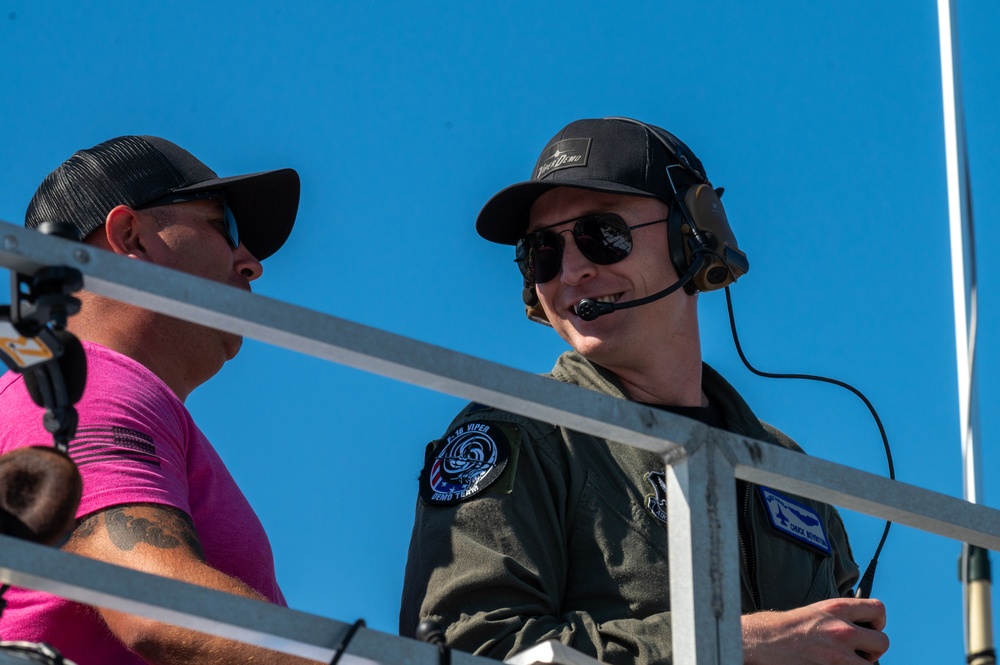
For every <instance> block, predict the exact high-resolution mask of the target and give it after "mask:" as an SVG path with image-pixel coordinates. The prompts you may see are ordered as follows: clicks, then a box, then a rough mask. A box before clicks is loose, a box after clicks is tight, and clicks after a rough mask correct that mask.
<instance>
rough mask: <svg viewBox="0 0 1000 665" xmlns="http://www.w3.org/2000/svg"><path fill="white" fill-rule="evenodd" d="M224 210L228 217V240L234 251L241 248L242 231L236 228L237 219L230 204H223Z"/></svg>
mask: <svg viewBox="0 0 1000 665" xmlns="http://www.w3.org/2000/svg"><path fill="white" fill-rule="evenodd" d="M222 208H223V210H224V211H225V215H226V240H227V241H228V242H229V245H230V246H231V247H232V248H233V249H236V248H237V247H239V246H240V231H239V228H238V227H237V226H236V218H235V217H234V216H233V211H232V210H230V208H229V205H228V204H226V203H223V204H222Z"/></svg>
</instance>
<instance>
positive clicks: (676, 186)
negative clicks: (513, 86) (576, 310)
mask: <svg viewBox="0 0 1000 665" xmlns="http://www.w3.org/2000/svg"><path fill="white" fill-rule="evenodd" d="M604 120H617V121H619V122H627V123H631V124H633V125H638V126H639V127H642V128H644V129H645V130H646V131H647V132H648V133H649V134H651V135H652V136H653V137H655V138H656V140H657V141H659V143H660V144H661V145H662V146H663V147H664V149H666V151H667V154H668V155H669V156H670V157H671V158H672V159H673V162H674V163H672V164H668V165H667V166H666V168H665V175H666V176H667V181H668V182H669V183H670V189H671V191H672V192H673V201H671V203H670V213H669V217H668V220H667V239H668V244H669V246H670V261H671V263H672V264H673V266H674V269H675V270H676V271H677V275H678V276H679V277H680V280H679V281H678V282H677V283H676V284H674V285H671V286H670V287H668V288H667V289H664V290H663V291H660V292H658V293H656V294H653V295H652V296H648V297H647V298H643V299H641V300H636V301H630V302H628V303H620V304H616V305H615V306H610V305H608V306H604V307H601V305H600V304H596V303H595V306H596V307H597V309H592V310H591V311H592V313H593V318H597V316H601V315H603V314H608V313H610V312H612V311H615V310H616V309H623V308H624V307H626V306H636V305H640V304H646V303H647V302H652V301H653V300H658V299H659V298H662V297H664V296H667V295H669V294H670V293H673V291H675V290H676V289H677V288H680V286H683V287H684V290H685V291H686V292H687V293H689V294H692V295H693V294H695V293H698V292H699V291H715V290H717V289H722V288H725V287H727V286H729V285H730V284H732V283H733V282H735V281H736V280H737V279H739V278H740V277H742V276H743V275H745V274H746V273H747V271H748V270H749V269H750V264H749V262H748V261H747V256H746V254H745V253H744V252H742V251H741V250H740V249H739V246H738V245H737V243H736V236H735V234H734V233H733V230H732V228H731V227H730V226H729V219H728V218H727V217H726V211H725V209H724V208H723V207H722V199H721V197H722V193H723V191H724V190H723V189H722V188H721V187H720V188H718V189H714V188H713V187H712V183H711V182H709V180H708V177H707V175H706V174H705V173H704V172H703V171H702V170H701V169H700V168H699V167H700V166H701V163H700V161H699V160H698V158H697V157H695V156H694V153H692V152H691V151H690V149H689V148H687V146H685V145H684V144H683V143H682V142H681V141H680V140H678V139H677V138H676V137H675V136H674V135H673V134H670V133H669V132H667V131H666V130H663V129H660V128H659V127H655V126H653V125H648V124H646V123H644V122H641V121H639V120H635V119H633V118H624V117H620V116H610V117H606V118H604ZM689 155H690V156H689ZM693 162H697V164H698V166H695V165H694V163H693ZM671 169H680V170H681V171H682V173H677V174H672V173H671ZM521 295H522V299H523V301H524V304H525V305H526V308H527V315H528V318H529V319H531V320H533V321H537V322H539V323H544V324H547V325H551V324H550V323H549V321H548V318H547V317H546V316H545V312H544V311H543V310H542V307H541V305H540V303H539V302H538V295H537V293H536V291H535V285H534V284H533V283H531V282H530V281H529V280H527V279H525V284H524V289H523V291H522V294H521Z"/></svg>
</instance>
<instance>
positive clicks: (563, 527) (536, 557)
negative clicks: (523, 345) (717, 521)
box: [400, 352, 858, 665]
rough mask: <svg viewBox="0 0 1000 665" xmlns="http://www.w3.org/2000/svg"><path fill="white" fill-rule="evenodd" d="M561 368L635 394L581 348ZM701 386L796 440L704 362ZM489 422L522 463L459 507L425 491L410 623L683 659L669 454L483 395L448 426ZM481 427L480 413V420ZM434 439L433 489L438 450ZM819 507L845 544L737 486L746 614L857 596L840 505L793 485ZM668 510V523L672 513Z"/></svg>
mask: <svg viewBox="0 0 1000 665" xmlns="http://www.w3.org/2000/svg"><path fill="white" fill-rule="evenodd" d="M552 375H553V376H554V377H555V378H556V379H558V380H560V381H563V382H566V383H571V384H575V385H579V386H582V387H585V388H589V389H591V390H596V391H599V392H602V393H605V394H608V395H613V396H616V397H619V398H622V399H626V396H625V395H624V393H623V392H622V390H621V388H620V386H619V385H618V383H617V381H616V380H615V378H614V376H613V375H612V374H611V373H610V372H607V371H606V370H603V369H601V368H599V367H596V366H594V365H592V364H591V363H589V362H588V361H586V360H585V359H583V358H582V357H581V356H580V355H578V354H576V353H575V352H569V353H566V354H564V355H563V356H562V357H560V359H559V361H558V362H557V364H556V367H555V368H554V370H553V372H552ZM703 389H704V391H705V393H706V395H707V396H708V398H709V400H710V401H711V402H712V403H713V404H714V405H716V406H717V407H718V409H719V410H720V411H721V414H722V416H723V418H724V420H725V422H726V429H727V430H729V431H732V432H735V433H738V434H742V435H745V436H749V437H752V438H755V439H761V440H764V441H768V442H771V443H773V444H775V445H781V446H784V447H787V448H792V449H795V450H799V448H798V447H797V446H796V445H795V444H794V443H793V442H792V441H791V440H790V439H789V438H788V437H787V436H785V435H784V434H782V433H780V432H778V431H777V430H776V429H774V428H772V427H770V426H768V425H764V424H762V423H761V422H760V421H758V420H757V418H756V417H755V416H754V415H753V412H752V411H751V410H750V407H749V406H747V404H746V403H745V402H744V401H743V399H742V398H741V397H740V396H739V394H738V393H737V392H736V390H735V389H733V387H732V386H730V385H729V384H728V383H727V382H726V381H725V380H724V379H723V378H722V377H721V376H719V375H718V374H717V373H716V372H715V371H714V370H712V369H711V368H710V367H708V366H707V365H705V366H704V375H703ZM474 423H484V424H488V425H489V426H490V427H492V428H495V429H493V430H491V431H493V432H496V431H497V430H499V431H500V432H502V434H503V437H499V435H494V438H506V440H507V442H508V444H509V460H508V461H507V465H506V467H505V468H503V471H502V473H501V474H500V475H499V476H498V477H496V478H495V479H493V480H492V481H491V484H489V485H488V486H487V487H485V488H481V489H480V490H478V491H477V490H475V489H473V492H475V493H474V494H472V495H471V496H468V497H467V498H464V499H462V500H460V501H457V502H455V503H452V504H450V505H432V504H429V503H428V502H427V501H426V500H424V499H421V500H419V501H418V503H417V508H416V519H415V523H414V527H413V535H412V540H411V542H410V550H409V559H408V561H407V566H406V577H405V582H404V587H403V598H402V609H401V612H400V633H401V634H402V635H408V636H412V635H413V633H414V630H415V629H416V626H417V624H418V623H419V622H420V621H421V620H422V619H426V618H431V619H434V620H436V621H438V622H439V623H441V625H442V626H444V627H445V628H446V637H447V640H448V644H449V646H451V647H454V648H456V649H460V650H463V651H469V652H473V653H476V654H480V655H485V656H491V657H494V658H497V659H504V658H506V657H507V656H509V655H511V654H513V653H516V652H517V651H520V650H522V649H525V648H528V647H530V646H532V645H533V644H536V643H538V642H541V641H543V640H547V639H550V638H556V639H558V640H559V641H561V642H563V643H565V644H568V645H569V646H571V647H573V648H575V649H577V650H579V651H582V652H583V653H586V654H588V655H590V656H593V657H595V658H597V659H599V660H601V661H604V662H609V663H636V664H640V665H646V664H654V663H656V664H659V663H670V662H671V660H672V658H671V644H670V642H671V639H670V638H671V633H670V600H669V594H670V587H669V584H670V578H669V571H668V565H669V564H668V560H667V533H666V528H665V519H664V517H663V516H662V512H661V513H660V515H661V517H660V518H657V516H656V514H655V513H656V512H657V510H658V509H659V510H660V511H662V509H663V504H662V503H658V502H657V499H659V498H663V497H662V493H659V492H658V491H657V489H656V487H655V485H656V482H657V474H659V481H660V483H661V484H662V478H663V475H662V473H663V470H664V469H663V463H662V461H661V459H660V458H659V456H658V455H656V454H655V453H652V452H648V451H645V450H641V449H638V448H634V447H632V446H628V445H626V444H622V443H616V442H614V441H608V440H604V439H598V438H595V437H592V436H590V435H586V434H581V433H579V432H575V431H571V430H567V429H565V428H561V427H556V426H553V425H550V424H547V423H543V422H539V421H536V420H532V419H528V418H524V417H522V416H518V415H514V414H511V413H507V412H504V411H500V410H497V409H493V408H490V407H486V406H484V405H481V404H471V405H469V406H468V407H466V409H465V410H464V411H463V412H462V413H461V414H459V416H458V417H457V418H456V419H455V420H454V421H453V422H452V425H451V428H450V429H449V432H450V433H453V432H456V431H463V430H458V429H457V428H459V427H463V429H464V428H465V427H468V426H469V425H470V424H474ZM473 427H475V425H473ZM445 442H446V439H442V440H439V441H436V442H433V443H432V444H431V445H430V446H429V447H428V452H427V464H426V465H425V469H424V472H423V474H421V480H420V482H421V485H422V491H423V490H426V487H424V485H426V484H427V483H428V470H429V468H430V467H431V465H432V463H433V461H434V459H435V453H437V452H438V450H439V449H440V448H441V446H442V445H444V444H445ZM790 498H791V499H794V501H797V502H798V503H799V504H802V505H804V506H808V507H810V508H811V509H812V510H813V511H815V513H814V514H816V515H818V516H819V517H820V518H821V521H822V524H823V526H824V527H825V532H826V534H827V537H828V540H829V543H830V546H831V549H832V555H828V554H826V553H824V552H821V551H819V550H818V549H816V548H813V547H810V546H809V545H806V544H803V543H801V542H798V541H796V540H794V539H792V538H791V537H789V536H787V535H784V534H782V533H780V532H779V531H778V530H777V529H775V528H774V527H772V526H771V525H770V523H769V519H768V516H767V511H766V508H765V507H764V499H763V498H762V497H761V494H760V492H759V491H758V490H757V488H756V487H755V486H753V485H750V484H748V483H743V482H740V483H739V487H738V490H737V500H738V501H739V502H740V508H739V511H740V513H739V518H740V533H741V535H740V547H741V552H742V553H741V559H742V562H741V563H742V568H741V578H742V583H743V584H742V586H743V588H742V604H743V612H744V613H749V612H753V611H756V610H761V609H771V610H787V609H792V608H795V607H801V606H804V605H808V604H810V603H813V602H816V601H819V600H822V599H825V598H832V597H838V596H843V595H845V594H847V593H848V592H849V591H850V589H851V587H852V585H853V583H854V582H855V581H856V580H857V577H858V569H857V566H856V565H855V563H854V561H853V559H852V556H851V551H850V546H849V545H848V541H847V534H846V533H845V531H844V527H843V523H842V522H841V519H840V516H839V515H838V514H837V512H836V510H835V509H834V508H832V507H830V506H827V505H825V504H821V503H818V502H815V501H810V500H808V499H802V498H799V497H790ZM661 520H663V521H661Z"/></svg>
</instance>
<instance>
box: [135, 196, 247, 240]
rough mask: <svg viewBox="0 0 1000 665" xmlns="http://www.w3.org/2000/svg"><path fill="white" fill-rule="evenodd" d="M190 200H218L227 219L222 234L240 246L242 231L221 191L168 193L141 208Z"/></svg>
mask: <svg viewBox="0 0 1000 665" xmlns="http://www.w3.org/2000/svg"><path fill="white" fill-rule="evenodd" d="M189 201H218V202H219V203H221V204H222V216H223V219H225V220H226V226H225V228H223V229H222V235H223V237H225V239H226V242H228V243H229V246H230V247H232V248H233V249H236V248H237V247H239V246H240V231H239V228H238V227H237V226H236V217H234V216H233V211H232V210H230V208H229V204H228V203H226V195H225V194H224V193H222V192H221V191H218V190H212V191H208V192H195V193H193V194H167V195H166V196H164V197H163V198H159V199H156V200H155V201H153V202H152V203H146V204H143V205H142V206H141V207H140V210H145V209H146V208H156V207H159V206H168V205H173V204H175V203H188V202H189Z"/></svg>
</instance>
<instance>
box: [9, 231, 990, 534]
mask: <svg viewBox="0 0 1000 665" xmlns="http://www.w3.org/2000/svg"><path fill="white" fill-rule="evenodd" d="M0 265H7V266H9V267H13V268H15V269H17V270H20V271H23V272H30V271H33V270H35V269H37V268H38V267H40V266H42V265H71V266H73V267H76V268H78V269H79V270H80V271H81V272H83V273H84V276H85V282H86V288H88V289H89V290H91V291H94V292H97V293H102V294H104V295H107V296H109V297H113V298H119V299H121V300H123V301H125V302H131V303H134V304H138V305H140V306H142V307H146V308H147V309H153V310H156V311H160V312H163V313H166V314H170V315H172V316H177V317H179V318H185V319H188V320H191V321H195V322H197V323H202V324H205V325H210V326H213V327H216V328H222V329H225V330H230V331H232V332H236V333H241V334H245V335H248V336H251V337H254V338H256V339H259V340H261V341H264V342H268V343H271V344H275V345H278V346H283V347H285V348H288V349H291V350H295V351H300V352H302V353H307V354H310V355H313V356H316V357H319V358H323V359H326V360H332V361H334V362H338V363H342V364H345V365H349V366H351V367H356V368H358V369H362V370H367V371H370V372H374V373H376V374H381V375H383V376H387V377H390V378H394V379H398V380H401V381H406V382H408V383H413V384H416V385H419V386H423V387H425V388H429V389H432V390H437V391H439V392H444V393H448V394H451V395H457V396H460V397H466V398H468V399H473V400H476V401H480V402H483V403H485V404H489V405H491V406H496V407H499V408H503V409H506V410H509V411H512V412H514V413H519V414H522V415H525V416H528V417H533V418H539V419H541V420H545V421H547V422H552V423H555V424H558V425H564V426H566V427H569V428H571V429H575V430H579V431H581V432H587V433H589V434H593V435H595V436H600V437H604V438H608V439H611V440H613V441H620V442H624V443H628V444H630V445H633V446H637V447H640V448H645V449H647V450H652V451H653V452H656V453H658V454H660V455H661V456H663V457H664V459H666V460H667V461H668V463H672V462H676V461H679V460H680V459H683V458H684V457H685V456H686V455H687V454H688V452H687V450H688V449H693V448H695V447H697V446H698V445H699V442H704V441H705V440H706V437H707V436H708V432H709V430H708V428H706V427H705V426H704V425H702V424H701V423H698V422H696V421H693V420H690V419H687V418H682V417H680V416H676V415H674V414H671V413H667V412H665V411H660V410H656V409H651V408H649V407H645V406H642V405H639V404H635V403H632V402H628V401H626V400H620V399H615V398H613V397H610V396H607V395H601V394H598V393H595V392H593V391H590V390H585V389H582V388H578V387H576V386H571V385H567V384H564V383H561V382H558V381H554V380H552V379H549V378H545V377H540V376H535V375H533V374H529V373H527V372H522V371H520V370H516V369H513V368H510V367H506V366H504V365H500V364H497V363H493V362H489V361H486V360H482V359H479V358H475V357H473V356H468V355H465V354H462V353H458V352H456V351H450V350H448V349H444V348H442V347H439V346H434V345H432V344H426V343H424V342H419V341H416V340H412V339H409V338H407V337H403V336H400V335H394V334H392V333H388V332H385V331H382V330H378V329H376V328H371V327H368V326H363V325H360V324H357V323H352V322H350V321H346V320H344V319H340V318H337V317H334V316H330V315H327V314H322V313H320V312H316V311H313V310H309V309H306V308H304V307H298V306H295V305H290V304H287V303H283V302H280V301H277V300H272V299H270V298H265V297H262V296H256V295H253V294H250V293H247V292H244V291H241V290H239V289H235V288H232V287H229V286H226V285H224V284H218V283H216V282H212V281H209V280H205V279H200V278H197V277H192V276H190V275H186V274H184V273H180V272H177V271H174V270H168V269H166V268H162V267H160V266H155V265H151V264H148V263H145V262H142V261H134V260H129V259H126V258H122V257H120V256H116V255H114V254H111V253H108V252H104V251H100V250H95V249H93V248H91V247H89V246H86V245H81V244H79V243H75V242H70V241H68V240H63V239H61V238H54V237H49V236H44V235H42V234H40V233H37V232H35V231H30V230H26V229H23V228H21V227H17V226H13V225H9V224H5V223H0ZM718 440H719V441H720V442H728V444H729V445H728V446H727V448H728V449H729V450H730V452H729V453H727V454H731V455H733V457H731V458H730V459H731V460H732V461H733V462H734V463H735V464H736V475H737V476H738V477H740V478H743V479H745V480H751V481H754V482H761V483H762V484H766V485H769V486H771V487H774V488H775V489H784V490H786V491H789V492H793V493H795V494H799V495H802V496H809V497H811V498H814V499H818V500H820V501H827V502H829V503H833V504H836V505H840V506H843V507H845V508H850V509H852V510H858V511H860V512H864V513H867V514H869V515H873V516H875V517H882V518H884V519H892V520H893V521H897V522H900V523H903V524H908V525H911V526H915V527H916V528H920V529H924V530H926V531H930V532H932V533H937V534H939V535H943V536H946V537H948V538H956V539H958V540H962V541H966V542H971V543H973V544H977V545H981V546H983V547H987V548H989V549H994V550H1000V539H998V535H997V534H1000V521H998V516H1000V513H998V512H997V511H996V510H993V509H990V508H986V507H983V506H971V505H970V504H968V503H966V502H963V501H960V500H958V499H955V498H953V497H948V496H946V495H943V494H939V493H936V492H931V491H929V490H923V489H920V488H917V487H914V486H911V485H906V484H905V483H899V482H894V481H889V480H887V479H885V478H882V477H880V476H876V475H874V474H870V473H866V472H863V471H858V470H856V469H851V468H849V467H845V466H841V465H837V464H833V463H830V462H824V461H822V460H819V459H817V458H813V457H807V456H805V455H800V454H798V453H792V452H789V451H785V450H781V449H778V448H776V447H775V446H768V445H766V444H763V443H760V442H755V441H753V440H751V439H747V438H746V437H741V436H738V435H735V434H727V433H721V438H720V439H718ZM819 479H822V480H819ZM894 488H898V491H899V492H900V493H901V494H900V497H901V500H900V501H893V500H892V498H891V497H893V492H895V491H897V490H896V489H894ZM855 495H856V496H855ZM960 534H962V535H960Z"/></svg>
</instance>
